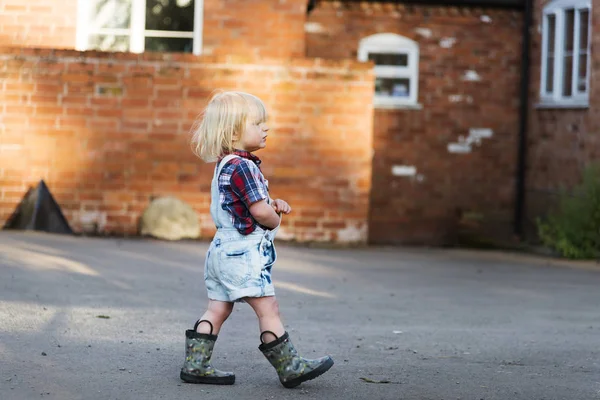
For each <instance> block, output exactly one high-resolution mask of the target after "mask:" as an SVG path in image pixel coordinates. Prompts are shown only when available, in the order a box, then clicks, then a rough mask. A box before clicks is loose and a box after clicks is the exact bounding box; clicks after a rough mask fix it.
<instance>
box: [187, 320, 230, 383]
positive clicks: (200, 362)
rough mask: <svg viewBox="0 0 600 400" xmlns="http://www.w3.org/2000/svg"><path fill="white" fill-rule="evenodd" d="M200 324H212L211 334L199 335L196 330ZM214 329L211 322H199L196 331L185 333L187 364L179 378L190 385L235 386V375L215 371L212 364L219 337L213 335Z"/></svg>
mask: <svg viewBox="0 0 600 400" xmlns="http://www.w3.org/2000/svg"><path fill="white" fill-rule="evenodd" d="M200 322H208V323H209V324H210V334H206V333H198V332H196V328H197V327H198V325H199V324H200ZM212 331H213V327H212V324H211V323H210V322H209V321H206V320H204V321H198V322H196V325H195V326H194V329H188V330H187V331H185V363H184V364H183V368H181V373H180V374H179V377H180V378H181V380H182V381H184V382H188V383H212V384H215V385H233V383H234V382H235V375H234V374H233V373H231V372H223V371H219V370H218V369H215V368H214V367H213V366H212V365H211V363H210V358H211V357H212V351H213V347H214V346H215V341H216V340H217V335H213V334H212Z"/></svg>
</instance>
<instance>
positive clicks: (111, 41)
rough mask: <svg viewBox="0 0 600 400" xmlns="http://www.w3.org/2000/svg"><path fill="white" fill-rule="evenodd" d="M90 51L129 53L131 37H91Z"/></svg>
mask: <svg viewBox="0 0 600 400" xmlns="http://www.w3.org/2000/svg"><path fill="white" fill-rule="evenodd" d="M88 49H90V50H100V51H122V52H126V51H129V36H116V35H90V37H89V42H88Z"/></svg>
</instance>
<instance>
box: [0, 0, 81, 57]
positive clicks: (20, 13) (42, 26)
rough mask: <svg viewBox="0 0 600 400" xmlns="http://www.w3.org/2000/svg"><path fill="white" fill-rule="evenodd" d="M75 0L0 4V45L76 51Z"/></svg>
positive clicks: (5, 0)
mask: <svg viewBox="0 0 600 400" xmlns="http://www.w3.org/2000/svg"><path fill="white" fill-rule="evenodd" d="M76 26H77V0H61V1H58V0H50V1H47V0H27V1H20V0H2V1H0V46H28V47H30V46H37V47H53V48H75V30H76Z"/></svg>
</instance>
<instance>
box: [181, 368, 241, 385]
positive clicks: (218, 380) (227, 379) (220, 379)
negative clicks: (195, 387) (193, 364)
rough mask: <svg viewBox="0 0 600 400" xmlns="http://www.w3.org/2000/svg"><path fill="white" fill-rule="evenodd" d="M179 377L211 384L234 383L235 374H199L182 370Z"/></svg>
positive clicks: (184, 379) (186, 380) (191, 381)
mask: <svg viewBox="0 0 600 400" xmlns="http://www.w3.org/2000/svg"><path fill="white" fill-rule="evenodd" d="M179 378H180V379H181V380H182V381H184V382H187V383H204V384H209V385H233V384H234V383H235V375H232V376H197V375H192V374H188V373H187V372H183V371H181V373H180V374H179Z"/></svg>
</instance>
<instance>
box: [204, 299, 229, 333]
mask: <svg viewBox="0 0 600 400" xmlns="http://www.w3.org/2000/svg"><path fill="white" fill-rule="evenodd" d="M232 310H233V303H228V302H225V301H218V300H209V301H208V308H207V309H206V312H205V313H204V315H203V316H202V318H200V321H209V322H210V324H208V323H206V322H201V323H200V324H198V328H197V329H196V332H198V333H208V334H212V335H218V334H219V331H220V330H221V325H223V322H225V320H226V319H227V318H228V317H229V316H230V315H231V311H232ZM211 324H212V328H211ZM211 329H212V332H211Z"/></svg>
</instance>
